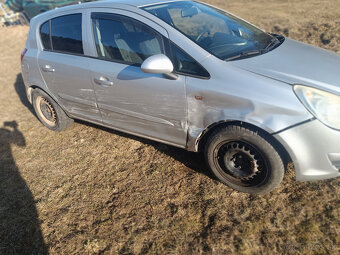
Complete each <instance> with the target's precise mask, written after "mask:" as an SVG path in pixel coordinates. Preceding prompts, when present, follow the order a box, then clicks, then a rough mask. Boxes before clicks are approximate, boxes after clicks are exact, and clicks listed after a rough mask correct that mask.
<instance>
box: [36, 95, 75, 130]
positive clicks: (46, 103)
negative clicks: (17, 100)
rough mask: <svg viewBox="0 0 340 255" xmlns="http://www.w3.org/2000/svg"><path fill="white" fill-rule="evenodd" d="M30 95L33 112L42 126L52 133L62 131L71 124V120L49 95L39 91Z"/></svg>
mask: <svg viewBox="0 0 340 255" xmlns="http://www.w3.org/2000/svg"><path fill="white" fill-rule="evenodd" d="M32 93H33V94H32V101H33V108H34V111H35V113H36V115H37V116H38V118H39V120H40V121H41V123H42V124H44V126H46V127H47V128H49V129H51V130H54V131H63V130H65V129H67V128H68V127H70V126H71V125H72V124H73V119H71V118H70V117H68V116H67V115H66V113H65V112H64V111H63V109H61V107H60V106H59V105H58V104H57V103H56V102H55V101H54V100H53V99H52V98H51V97H50V96H49V95H47V94H46V93H45V92H43V91H42V90H39V89H35V90H34V91H33V92H32Z"/></svg>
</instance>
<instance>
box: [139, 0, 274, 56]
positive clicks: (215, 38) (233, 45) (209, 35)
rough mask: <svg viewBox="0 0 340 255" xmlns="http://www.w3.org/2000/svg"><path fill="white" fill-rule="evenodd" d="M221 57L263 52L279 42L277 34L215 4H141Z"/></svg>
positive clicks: (183, 2)
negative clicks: (275, 35)
mask: <svg viewBox="0 0 340 255" xmlns="http://www.w3.org/2000/svg"><path fill="white" fill-rule="evenodd" d="M142 9H144V10H145V11H147V12H149V13H151V14H153V15H155V16H156V17H158V18H160V19H162V20H163V21H165V22H166V23H168V24H169V25H171V26H173V27H174V28H176V29H177V30H179V31H180V32H181V33H183V34H184V35H186V36H187V37H188V38H190V39H191V40H192V41H194V42H195V43H197V44H198V45H199V46H201V47H202V48H203V49H205V50H206V51H208V52H210V53H211V54H213V55H214V56H216V57H218V58H220V59H222V60H234V59H237V58H241V57H246V56H247V57H250V56H254V55H257V54H262V53H264V52H266V51H268V50H270V48H272V47H271V46H273V45H275V44H276V42H279V40H278V39H276V38H275V37H274V36H272V35H270V34H267V33H265V32H263V31H262V30H260V29H258V28H256V27H254V26H253V25H251V24H249V23H247V22H245V21H243V20H241V19H239V18H237V17H235V16H233V15H231V14H229V13H226V12H224V11H221V10H218V9H215V8H213V7H210V6H207V5H204V4H201V3H197V2H191V1H181V2H170V3H164V4H157V5H152V6H146V7H142Z"/></svg>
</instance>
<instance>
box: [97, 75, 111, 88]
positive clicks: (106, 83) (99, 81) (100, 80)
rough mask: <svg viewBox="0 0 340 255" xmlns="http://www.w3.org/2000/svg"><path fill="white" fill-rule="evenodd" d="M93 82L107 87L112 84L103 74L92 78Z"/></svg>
mask: <svg viewBox="0 0 340 255" xmlns="http://www.w3.org/2000/svg"><path fill="white" fill-rule="evenodd" d="M94 82H95V83H96V84H98V85H101V86H107V87H109V86H113V82H112V81H110V80H109V79H108V78H106V77H104V76H100V77H99V78H94Z"/></svg>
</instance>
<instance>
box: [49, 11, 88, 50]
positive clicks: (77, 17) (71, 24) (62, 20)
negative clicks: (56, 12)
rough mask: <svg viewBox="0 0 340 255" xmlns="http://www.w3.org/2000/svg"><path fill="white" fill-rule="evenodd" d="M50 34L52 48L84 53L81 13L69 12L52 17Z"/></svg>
mask: <svg viewBox="0 0 340 255" xmlns="http://www.w3.org/2000/svg"><path fill="white" fill-rule="evenodd" d="M51 35H52V49H53V50H55V51H61V52H66V53H75V54H84V51H83V42H82V31H81V14H71V15H66V16H61V17H57V18H54V19H52V20H51Z"/></svg>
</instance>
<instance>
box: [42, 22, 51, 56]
mask: <svg viewBox="0 0 340 255" xmlns="http://www.w3.org/2000/svg"><path fill="white" fill-rule="evenodd" d="M47 22H48V29H49V37H50V48H51V49H45V47H44V43H43V40H42V38H41V28H42V26H43V25H45V24H46V23H47ZM39 38H40V43H41V46H42V49H43V50H52V38H51V20H50V19H49V20H46V21H45V22H43V23H41V24H40V26H39Z"/></svg>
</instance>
